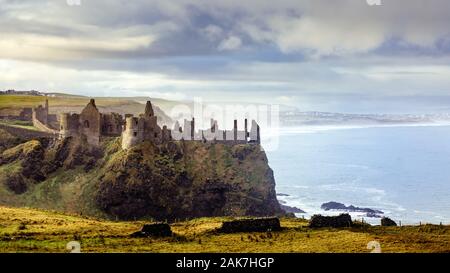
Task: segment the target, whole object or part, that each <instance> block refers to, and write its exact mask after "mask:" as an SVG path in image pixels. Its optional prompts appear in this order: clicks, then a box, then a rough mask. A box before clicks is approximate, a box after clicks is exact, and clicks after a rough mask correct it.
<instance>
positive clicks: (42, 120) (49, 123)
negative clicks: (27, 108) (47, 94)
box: [32, 99, 59, 133]
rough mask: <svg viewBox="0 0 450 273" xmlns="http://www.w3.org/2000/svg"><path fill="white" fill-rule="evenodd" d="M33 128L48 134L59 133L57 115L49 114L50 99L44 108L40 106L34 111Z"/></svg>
mask: <svg viewBox="0 0 450 273" xmlns="http://www.w3.org/2000/svg"><path fill="white" fill-rule="evenodd" d="M32 121H33V126H34V127H36V128H38V129H39V130H41V131H45V132H48V133H57V128H58V127H59V122H58V118H57V116H56V115H51V114H49V106H48V99H46V100H45V104H44V106H42V105H39V106H38V107H35V108H33V109H32Z"/></svg>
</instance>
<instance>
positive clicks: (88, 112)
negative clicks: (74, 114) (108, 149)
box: [80, 99, 101, 146]
mask: <svg viewBox="0 0 450 273" xmlns="http://www.w3.org/2000/svg"><path fill="white" fill-rule="evenodd" d="M80 126H81V127H80V129H81V130H80V131H81V133H82V134H83V135H84V136H86V139H87V142H88V143H89V144H90V145H93V146H98V145H99V144H100V133H101V115H100V112H99V111H98V109H97V106H96V105H95V100H94V99H91V100H90V102H89V103H88V105H86V107H85V108H84V109H83V111H81V114H80Z"/></svg>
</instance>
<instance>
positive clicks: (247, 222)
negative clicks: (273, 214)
mask: <svg viewBox="0 0 450 273" xmlns="http://www.w3.org/2000/svg"><path fill="white" fill-rule="evenodd" d="M280 230H281V225H280V219H278V218H258V219H242V220H234V221H230V222H224V223H223V224H222V227H221V228H220V229H219V231H220V232H223V233H236V232H267V231H280Z"/></svg>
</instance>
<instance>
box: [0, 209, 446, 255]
mask: <svg viewBox="0 0 450 273" xmlns="http://www.w3.org/2000/svg"><path fill="white" fill-rule="evenodd" d="M230 219H232V218H199V219H195V220H191V221H184V222H178V223H174V224H172V225H171V227H172V231H173V232H174V233H175V235H174V236H173V237H170V238H132V237H131V236H130V234H131V233H133V232H135V231H138V230H140V228H141V227H142V225H143V224H144V222H112V221H101V220H96V219H92V218H86V217H80V216H73V215H68V214H60V213H55V212H51V211H42V210H34V209H24V208H21V209H19V208H8V207H0V252H66V249H65V248H66V244H67V243H68V242H70V241H73V240H76V241H79V242H80V243H81V251H82V252H164V253H170V252H224V253H228V252H231V253H232V252H264V253H265V252H269V253H270V252H361V253H368V252H369V251H370V250H368V249H367V243H368V242H370V241H373V240H376V241H378V242H379V243H380V245H381V249H382V251H383V252H450V227H448V226H431V225H427V226H421V227H407V226H406V227H379V226H376V227H365V228H360V229H358V228H353V229H350V228H346V229H310V228H308V227H307V225H308V222H307V221H306V220H302V219H288V218H284V219H281V225H282V227H284V230H283V231H281V232H271V233H236V234H221V233H217V232H216V230H215V229H216V228H218V227H220V226H221V223H222V222H223V221H226V220H230Z"/></svg>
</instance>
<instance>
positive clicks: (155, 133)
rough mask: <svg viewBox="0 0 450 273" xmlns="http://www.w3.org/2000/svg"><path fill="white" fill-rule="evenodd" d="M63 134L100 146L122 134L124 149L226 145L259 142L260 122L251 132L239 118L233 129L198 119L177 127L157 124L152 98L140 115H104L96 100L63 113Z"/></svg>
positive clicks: (62, 136)
mask: <svg viewBox="0 0 450 273" xmlns="http://www.w3.org/2000/svg"><path fill="white" fill-rule="evenodd" d="M60 124H61V126H60V137H61V138H67V137H85V138H86V140H87V142H88V143H89V144H90V145H93V146H98V145H99V144H100V141H101V138H102V137H107V136H111V137H117V136H122V148H123V149H128V148H131V147H133V146H135V145H137V144H139V143H142V142H144V141H150V142H152V143H155V144H162V143H165V142H168V141H171V140H183V141H203V142H207V141H214V142H220V143H227V144H246V143H257V144H259V143H260V135H259V134H260V132H259V125H258V124H257V123H256V122H255V121H252V126H251V130H250V131H248V122H247V119H245V126H244V130H241V131H239V130H238V127H237V120H235V121H234V128H233V129H232V130H220V129H219V126H218V124H217V121H215V120H211V128H209V129H207V130H198V131H196V130H195V120H194V119H192V120H191V121H188V120H185V121H184V128H183V127H181V126H180V125H179V123H178V122H176V124H175V126H174V130H169V129H168V128H167V126H163V127H162V128H161V127H160V126H159V125H158V118H157V117H156V116H155V113H154V111H153V106H152V104H151V102H150V101H148V102H147V104H146V106H145V112H144V114H141V115H139V117H134V116H133V115H130V114H127V115H125V119H123V117H122V115H119V114H117V113H109V114H103V113H100V111H99V110H98V109H97V106H96V105H95V100H93V99H91V101H90V102H89V104H88V105H87V106H86V107H85V108H84V109H83V110H82V111H81V113H80V114H70V113H64V114H61V117H60Z"/></svg>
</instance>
